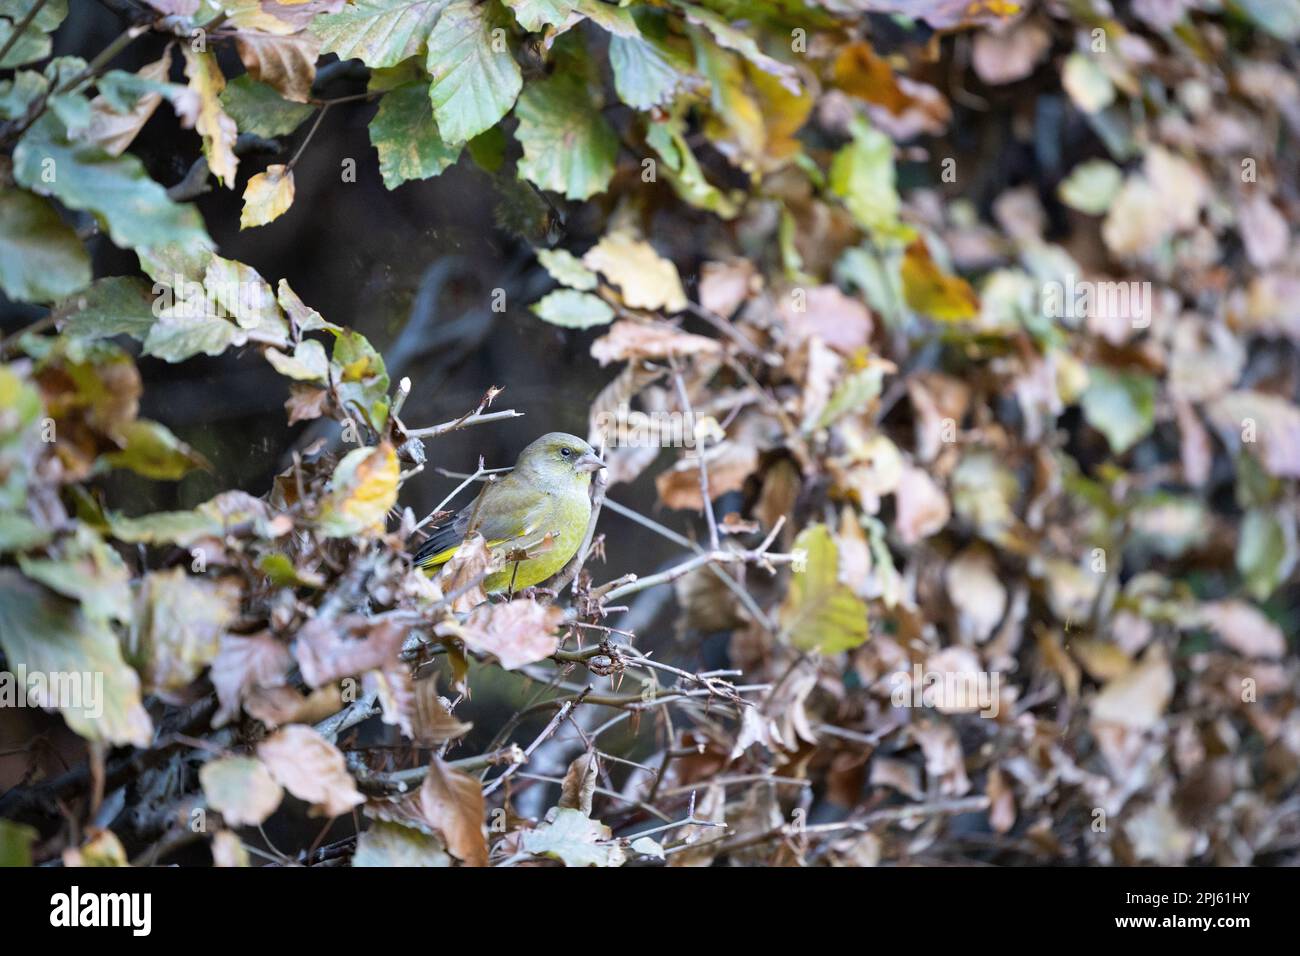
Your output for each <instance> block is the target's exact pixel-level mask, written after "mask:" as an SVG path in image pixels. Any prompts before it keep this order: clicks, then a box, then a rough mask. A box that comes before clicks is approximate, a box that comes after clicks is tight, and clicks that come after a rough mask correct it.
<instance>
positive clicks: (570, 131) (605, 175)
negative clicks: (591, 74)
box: [515, 73, 618, 199]
mask: <svg viewBox="0 0 1300 956" xmlns="http://www.w3.org/2000/svg"><path fill="white" fill-rule="evenodd" d="M515 115H516V116H518V117H519V128H518V130H516V132H515V138H516V139H518V140H519V142H520V143H521V144H522V145H523V147H524V155H523V158H522V159H520V160H519V175H520V176H522V177H523V178H525V179H528V180H529V181H530V182H532V183H533V184H534V185H536V186H538V187H540V188H541V189H550V190H552V191H554V192H557V193H563V194H564V196H565V198H567V199H586V198H588V197H589V196H592V195H594V194H596V193H598V192H600V191H601V190H603V189H604V188H605V187H606V186H607V185H609V181H610V179H611V178H612V177H613V175H614V160H615V158H616V157H617V156H618V136H617V135H616V134H615V133H614V130H613V129H611V128H610V125H609V124H608V123H607V122H605V119H604V117H602V116H601V115H600V112H599V111H598V109H597V107H596V104H594V103H592V101H591V98H590V97H589V96H588V94H587V87H586V84H585V83H584V82H583V80H582V79H581V78H580V77H578V76H575V75H574V74H572V73H557V74H555V75H554V76H551V77H550V78H549V79H546V80H543V81H542V82H540V83H534V84H532V85H530V86H529V87H528V89H526V90H525V91H524V93H523V95H522V96H520V97H519V105H518V106H517V107H515Z"/></svg>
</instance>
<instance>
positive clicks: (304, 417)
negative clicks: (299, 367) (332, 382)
mask: <svg viewBox="0 0 1300 956" xmlns="http://www.w3.org/2000/svg"><path fill="white" fill-rule="evenodd" d="M329 397H330V393H329V389H326V388H318V387H317V386H315V385H307V384H305V383H303V382H291V383H290V384H289V397H288V399H286V400H285V403H284V410H285V411H287V412H288V413H289V424H290V425H294V424H297V423H298V422H305V421H310V420H311V419H313V418H320V417H321V416H322V415H324V414H325V409H326V407H327V406H328V404H329Z"/></svg>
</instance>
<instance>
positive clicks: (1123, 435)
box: [1081, 366, 1156, 455]
mask: <svg viewBox="0 0 1300 956" xmlns="http://www.w3.org/2000/svg"><path fill="white" fill-rule="evenodd" d="M1088 374H1089V381H1088V390H1087V391H1086V392H1084V393H1083V397H1082V399H1081V404H1082V406H1083V417H1084V418H1085V419H1086V420H1087V422H1088V424H1089V425H1091V426H1092V427H1093V428H1095V429H1097V430H1098V431H1099V432H1101V433H1102V434H1103V435H1105V436H1106V441H1108V442H1109V443H1110V447H1111V450H1112V451H1113V452H1115V454H1117V455H1122V454H1124V452H1126V451H1128V450H1129V449H1130V448H1132V447H1133V446H1134V445H1136V444H1137V443H1138V442H1139V441H1140V440H1141V439H1143V438H1145V437H1146V436H1147V435H1148V434H1149V433H1150V432H1151V429H1152V428H1154V427H1155V408H1156V381H1155V379H1153V378H1151V377H1150V376H1148V375H1136V374H1133V373H1130V372H1112V371H1111V370H1110V369H1108V368H1103V367H1101V366H1093V367H1092V368H1090V369H1089V372H1088Z"/></svg>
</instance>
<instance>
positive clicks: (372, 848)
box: [352, 820, 452, 867]
mask: <svg viewBox="0 0 1300 956" xmlns="http://www.w3.org/2000/svg"><path fill="white" fill-rule="evenodd" d="M451 864H452V859H451V855H450V854H449V853H448V852H447V848H446V847H445V846H444V845H443V843H442V840H440V839H439V838H438V837H437V836H436V835H434V834H432V833H425V832H423V831H422V830H417V829H415V828H414V827H406V826H402V825H401V824H400V823H392V822H390V821H388V820H375V821H374V822H372V823H371V824H370V829H368V830H366V831H365V832H364V833H362V834H361V836H359V837H358V838H357V852H356V853H354V854H353V855H352V865H353V866H354V867H356V866H363V867H370V866H383V867H392V866H401V867H408V866H434V867H443V866H451Z"/></svg>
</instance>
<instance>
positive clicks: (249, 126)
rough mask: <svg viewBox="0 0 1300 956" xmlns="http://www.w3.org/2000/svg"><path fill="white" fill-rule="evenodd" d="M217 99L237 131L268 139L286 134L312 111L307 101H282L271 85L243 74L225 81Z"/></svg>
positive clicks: (301, 122) (312, 108)
mask: <svg viewBox="0 0 1300 956" xmlns="http://www.w3.org/2000/svg"><path fill="white" fill-rule="evenodd" d="M220 100H221V106H222V108H223V109H225V111H226V115H227V116H229V117H230V118H231V119H233V120H234V121H235V125H236V126H238V127H239V131H240V132H241V133H253V134H254V135H256V136H266V137H272V138H273V137H276V136H287V135H289V134H290V133H292V132H293V131H294V130H296V129H297V128H298V127H299V126H301V125H302V124H303V123H304V122H306V120H307V117H309V116H311V115H312V113H314V112H315V110H316V108H315V107H314V106H311V105H309V104H307V103H293V102H290V101H289V100H286V99H285V98H284V97H282V96H281V95H280V94H279V93H277V92H276V91H275V89H274V88H273V87H270V86H268V85H266V84H265V83H259V82H258V81H257V80H255V79H253V78H252V77H251V76H249V75H248V74H247V73H245V74H243V75H242V76H239V77H237V78H235V79H233V80H231V81H230V82H229V83H227V84H226V88H225V89H224V90H222V91H221V96H220Z"/></svg>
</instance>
